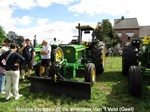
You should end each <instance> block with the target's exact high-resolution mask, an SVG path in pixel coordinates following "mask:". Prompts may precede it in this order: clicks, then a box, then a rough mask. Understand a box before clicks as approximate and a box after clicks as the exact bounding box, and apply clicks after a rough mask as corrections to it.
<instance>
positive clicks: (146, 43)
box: [122, 35, 150, 97]
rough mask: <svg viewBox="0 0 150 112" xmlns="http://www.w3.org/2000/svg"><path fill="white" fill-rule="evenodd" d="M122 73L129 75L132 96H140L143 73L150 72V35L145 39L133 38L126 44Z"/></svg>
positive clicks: (129, 87) (129, 88)
mask: <svg viewBox="0 0 150 112" xmlns="http://www.w3.org/2000/svg"><path fill="white" fill-rule="evenodd" d="M122 74H123V75H125V76H128V90H129V93H130V94H131V95H132V96H136V97H140V96H141V92H142V75H144V74H150V36H149V35H148V36H145V37H144V39H143V40H140V39H133V40H132V42H131V43H127V44H125V46H124V48H123V55H122Z"/></svg>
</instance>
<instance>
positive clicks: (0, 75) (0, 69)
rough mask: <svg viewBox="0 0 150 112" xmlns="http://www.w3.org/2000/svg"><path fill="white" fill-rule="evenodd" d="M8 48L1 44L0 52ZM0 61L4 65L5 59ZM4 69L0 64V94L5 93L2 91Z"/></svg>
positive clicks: (4, 78)
mask: <svg viewBox="0 0 150 112" xmlns="http://www.w3.org/2000/svg"><path fill="white" fill-rule="evenodd" d="M8 50H9V49H8V48H7V47H5V46H3V47H2V48H1V53H2V54H3V53H4V52H6V51H8ZM1 63H2V64H3V65H6V61H5V59H3V60H2V61H1ZM4 72H5V69H4V68H3V67H1V66H0V94H5V91H4V88H5V87H4V85H5V80H6V76H5V73H4Z"/></svg>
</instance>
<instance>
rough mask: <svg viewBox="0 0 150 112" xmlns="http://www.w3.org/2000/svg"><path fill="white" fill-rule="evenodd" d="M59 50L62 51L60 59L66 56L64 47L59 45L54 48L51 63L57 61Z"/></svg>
mask: <svg viewBox="0 0 150 112" xmlns="http://www.w3.org/2000/svg"><path fill="white" fill-rule="evenodd" d="M58 52H59V53H60V55H62V56H61V57H59V58H60V59H59V60H60V61H61V60H62V59H63V58H64V54H63V51H62V49H61V48H60V47H57V48H55V49H53V50H52V52H51V63H53V62H56V58H57V54H58Z"/></svg>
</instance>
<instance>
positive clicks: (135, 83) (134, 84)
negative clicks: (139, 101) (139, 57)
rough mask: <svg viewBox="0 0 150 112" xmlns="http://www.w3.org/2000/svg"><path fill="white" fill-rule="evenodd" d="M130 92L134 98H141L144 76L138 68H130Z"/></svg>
mask: <svg viewBox="0 0 150 112" xmlns="http://www.w3.org/2000/svg"><path fill="white" fill-rule="evenodd" d="M128 90H129V93H130V94H131V95H132V96H136V97H140V95H141V91H142V74H141V69H140V67H138V66H130V68H129V75H128Z"/></svg>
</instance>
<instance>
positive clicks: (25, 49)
mask: <svg viewBox="0 0 150 112" xmlns="http://www.w3.org/2000/svg"><path fill="white" fill-rule="evenodd" d="M19 52H21V53H22V55H23V57H24V58H25V61H24V63H23V64H22V65H21V74H22V80H24V79H25V69H26V65H28V77H29V76H30V74H31V71H32V64H33V62H34V57H35V49H34V47H33V46H32V45H31V41H30V40H29V39H26V40H25V43H24V44H23V45H22V46H21V48H20V49H19Z"/></svg>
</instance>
